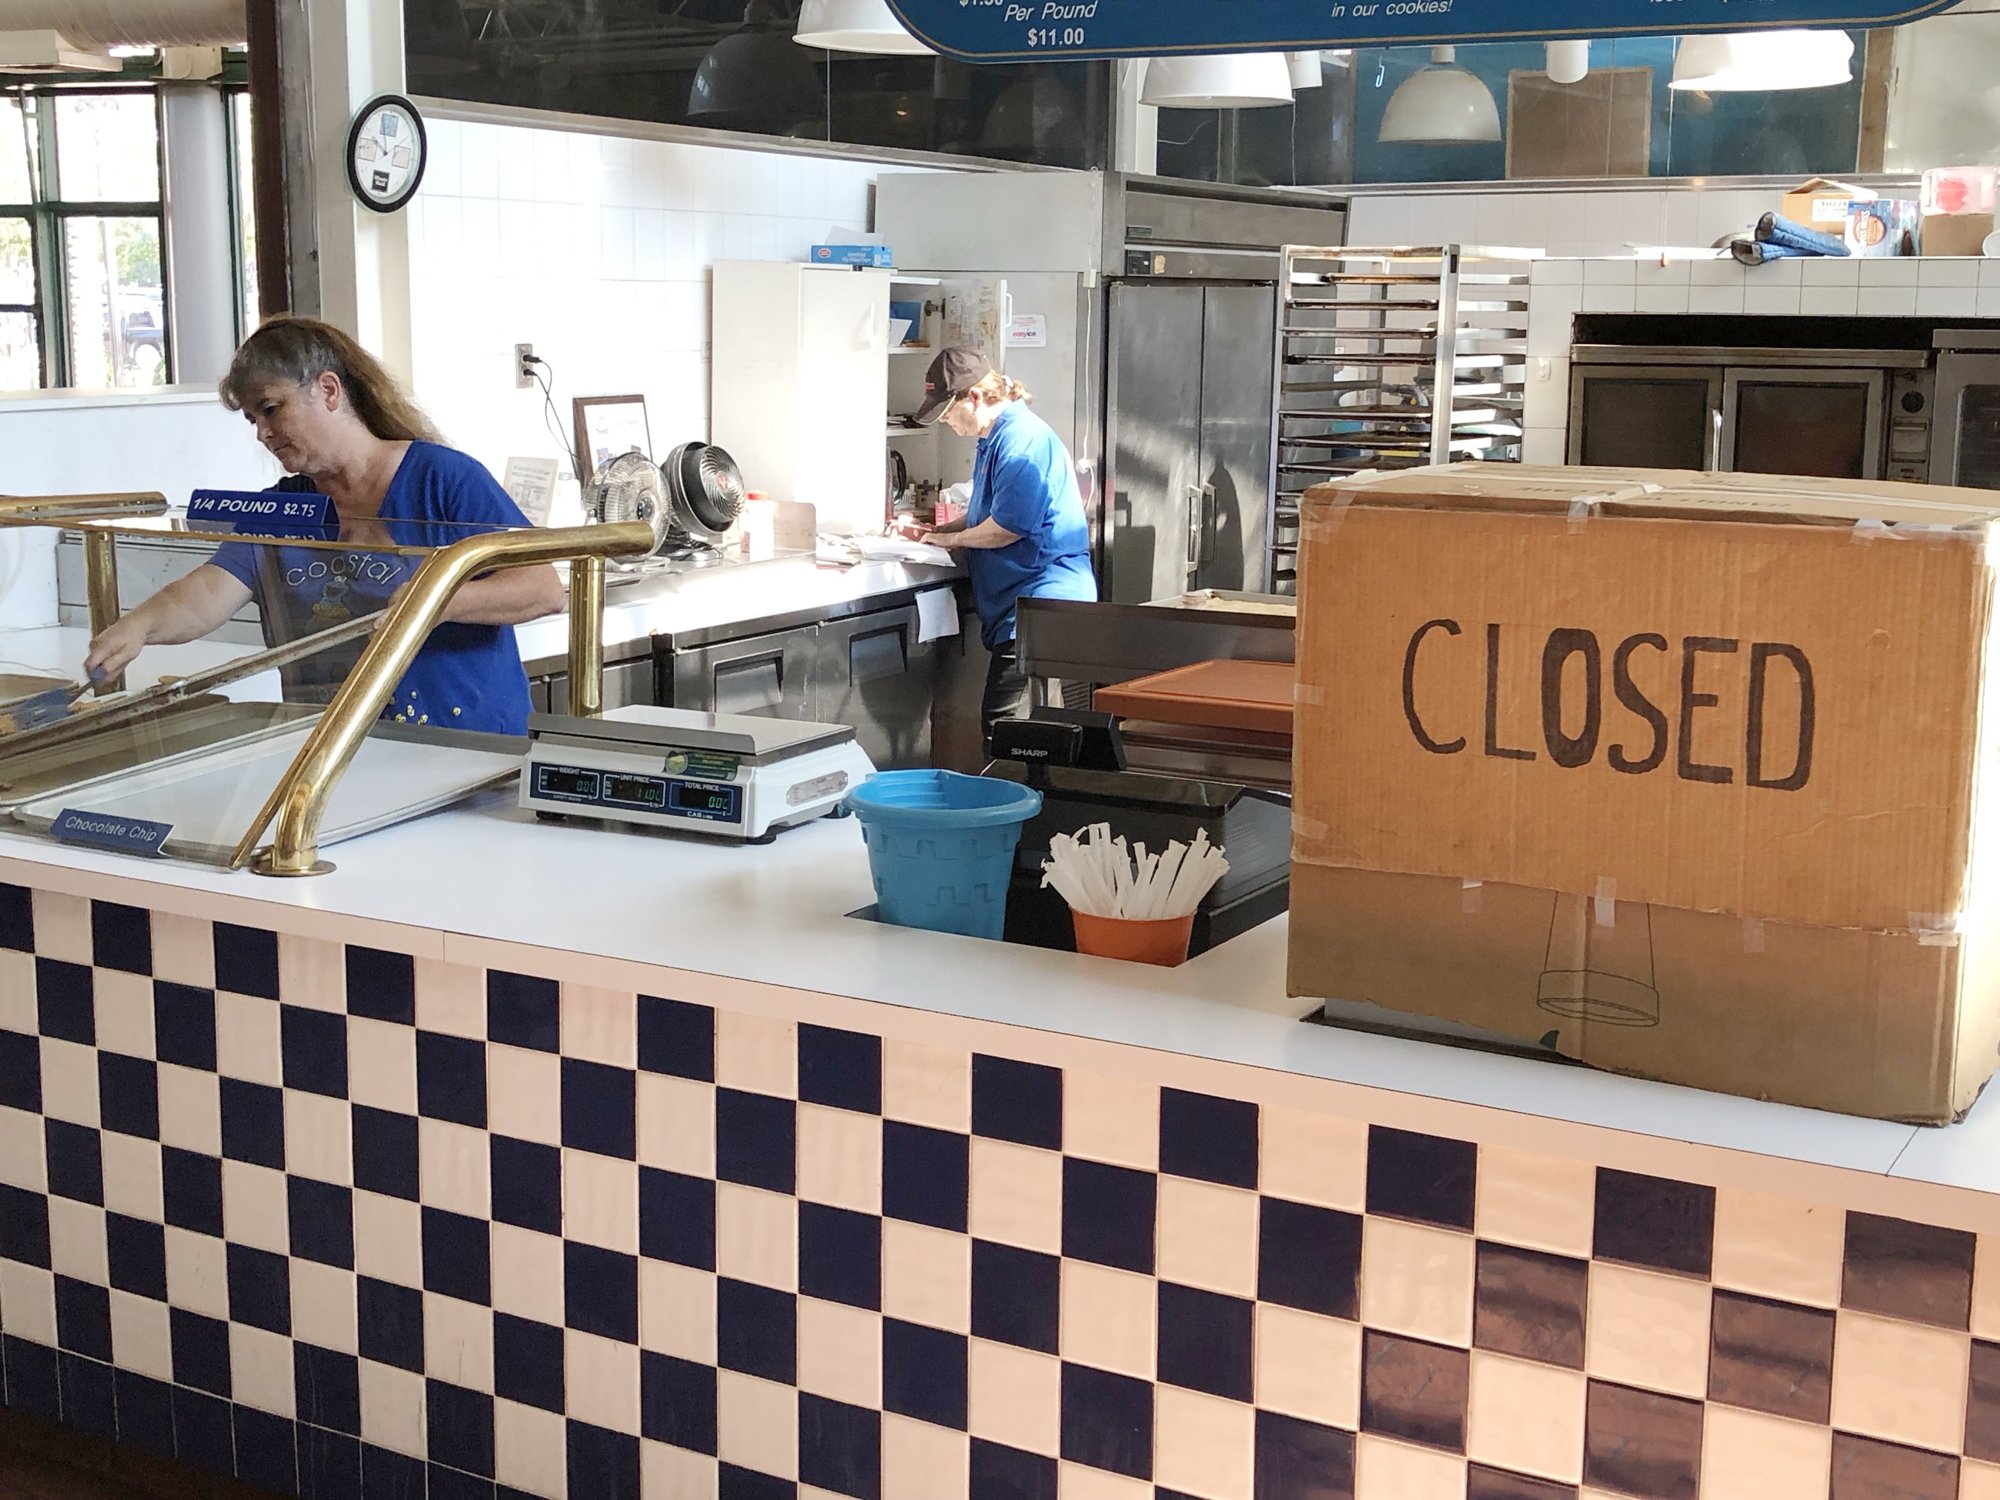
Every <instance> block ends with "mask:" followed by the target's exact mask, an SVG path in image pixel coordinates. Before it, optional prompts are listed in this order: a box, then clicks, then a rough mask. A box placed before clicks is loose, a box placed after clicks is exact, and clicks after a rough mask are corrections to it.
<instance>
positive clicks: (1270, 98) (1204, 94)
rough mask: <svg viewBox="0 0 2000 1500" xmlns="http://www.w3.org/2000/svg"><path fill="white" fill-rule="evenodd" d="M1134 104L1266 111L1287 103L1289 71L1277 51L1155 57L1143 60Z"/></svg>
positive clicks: (1290, 78) (1290, 77)
mask: <svg viewBox="0 0 2000 1500" xmlns="http://www.w3.org/2000/svg"><path fill="white" fill-rule="evenodd" d="M1139 102H1140V103H1141V104H1154V105H1158V106H1159V107H1160V108H1161V109H1269V108H1271V107H1272V106H1274V105H1279V104H1290V103H1291V102H1292V75H1291V69H1290V67H1289V66H1288V65H1287V64H1286V62H1285V54H1284V53H1282V52H1230V53H1224V54H1222V55H1220V56H1215V57H1156V58H1153V59H1152V60H1151V61H1149V62H1148V63H1147V64H1146V86H1145V88H1144V89H1143V90H1141V92H1140V95H1139Z"/></svg>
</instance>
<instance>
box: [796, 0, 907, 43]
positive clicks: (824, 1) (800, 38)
mask: <svg viewBox="0 0 2000 1500" xmlns="http://www.w3.org/2000/svg"><path fill="white" fill-rule="evenodd" d="M792 40H793V41H795V42H797V43H798V44H799V45H800V46H801V47H818V48H821V49H823V50H825V51H827V52H871V53H875V54H877V55H879V56H893V57H929V56H932V55H933V54H932V52H931V49H930V48H929V47H926V46H925V45H924V44H923V43H922V42H920V41H918V40H917V39H916V38H915V37H913V36H911V35H910V33H909V32H908V31H907V30H905V29H904V27H903V23H902V22H901V21H898V20H897V19H896V17H895V15H894V13H893V12H891V11H890V9H889V6H888V3H887V0H805V3H804V4H803V5H801V6H800V7H799V29H798V32H797V34H796V35H794V36H793V37H792Z"/></svg>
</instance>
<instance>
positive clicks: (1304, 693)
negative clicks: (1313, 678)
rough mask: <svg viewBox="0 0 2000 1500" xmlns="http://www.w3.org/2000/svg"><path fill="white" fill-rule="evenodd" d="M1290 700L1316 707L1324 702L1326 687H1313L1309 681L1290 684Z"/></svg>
mask: <svg viewBox="0 0 2000 1500" xmlns="http://www.w3.org/2000/svg"><path fill="white" fill-rule="evenodd" d="M1292 702H1294V703H1302V704H1304V705H1305V706H1306V707H1307V708H1318V707H1320V706H1321V705H1322V704H1324V703H1325V702H1326V689H1325V688H1323V687H1314V686H1313V685H1312V684H1311V683H1309V682H1295V683H1293V684H1292Z"/></svg>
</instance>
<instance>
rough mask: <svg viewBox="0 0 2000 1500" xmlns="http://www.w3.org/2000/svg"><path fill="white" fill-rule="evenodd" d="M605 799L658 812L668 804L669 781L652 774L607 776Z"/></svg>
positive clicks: (605, 779) (605, 780)
mask: <svg viewBox="0 0 2000 1500" xmlns="http://www.w3.org/2000/svg"><path fill="white" fill-rule="evenodd" d="M604 800H605V801H606V802H623V803H626V804H628V805H629V806H632V807H646V808H651V809H653V810H654V811H655V812H657V811H659V810H660V809H661V808H663V807H665V806H666V805H667V783H666V782H664V781H660V780H658V779H656V778H654V777H651V776H606V777H605V778H604Z"/></svg>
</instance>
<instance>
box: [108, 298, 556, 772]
mask: <svg viewBox="0 0 2000 1500" xmlns="http://www.w3.org/2000/svg"><path fill="white" fill-rule="evenodd" d="M222 400H223V404H224V405H226V406H228V407H229V408H230V409H231V410H232V411H240V412H242V413H243V415H244V416H245V417H246V418H247V419H249V421H250V422H251V423H253V424H254V425H255V427H256V429H257V441H259V442H260V443H262V444H263V445H264V446H265V448H267V449H268V450H269V451H270V453H271V455H272V456H273V457H274V458H276V459H277V460H278V461H279V462H280V463H282V464H283V465H284V466H285V468H286V470H287V472H288V474H289V475H291V476H292V477H290V478H287V479H285V480H283V481H281V482H280V483H279V484H278V486H277V488H278V489H281V490H308V491H317V492H319V493H321V494H324V495H327V496H329V497H330V498H331V499H332V501H333V511H334V516H333V517H332V518H330V521H337V524H338V527H339V530H338V533H337V535H338V538H339V540H341V541H343V542H348V543H351V544H352V550H333V549H325V548H307V547H275V546H271V545H256V544H250V543H232V544H227V545H224V546H222V547H220V548H218V549H217V551H216V554H215V556H214V558H213V559H212V560H210V561H209V562H207V563H205V564H203V565H202V566H201V567H199V568H196V569H195V570H194V572H192V573H190V574H189V575H188V576H187V577H185V578H182V579H179V580H177V581H176V582H174V583H171V584H168V585H167V587H165V588H163V589H161V590H160V592H159V593H157V594H155V595H154V596H153V597H152V598H151V599H148V600H147V601H146V602H145V603H144V604H142V605H140V606H139V607H138V608H137V609H135V610H133V611H132V612H131V613H130V614H128V615H126V616H125V617H124V618H123V619H121V620H119V621H118V623H117V624H115V625H113V626H111V627H110V628H109V629H108V630H106V631H105V632H104V633H103V634H102V635H100V636H98V637H97V638H96V639H95V640H93V641H92V642H91V643H90V654H89V656H88V657H86V658H85V660H84V666H85V668H86V669H87V670H90V671H102V672H103V673H104V674H105V675H106V676H111V677H115V676H117V675H118V674H119V673H120V672H122V671H124V670H125V667H126V666H127V665H128V664H129V663H130V662H131V661H132V659H133V658H134V657H136V656H137V655H138V654H139V652H140V651H141V650H142V649H143V648H144V647H146V646H148V645H153V644H156V643H157V644H177V643H179V642H182V641H192V640H197V639H199V638H200V637H202V636H205V635H207V634H209V633H210V632H211V631H213V630H215V629H217V628H218V627H220V626H221V625H222V624H223V622H224V621H226V620H228V619H230V618H231V617H232V616H234V615H235V614H236V612H237V611H238V610H240V609H241V608H242V607H243V606H244V605H245V604H247V603H249V602H250V601H251V600H252V599H255V600H256V601H257V605H258V608H259V610H260V612H261V613H262V614H263V617H264V620H265V630H266V634H267V636H270V637H272V638H273V639H275V640H288V639H295V638H297V637H298V636H301V635H305V634H309V633H310V632H312V631H314V630H323V629H326V628H327V627H328V626H331V625H337V624H339V623H340V622H341V621H342V620H345V619H349V618H352V617H354V616H357V615H363V614H369V613H373V612H375V611H377V610H380V609H383V608H385V607H386V606H387V605H388V603H389V601H390V600H391V599H392V598H393V597H394V596H395V594H396V592H397V591H398V590H399V589H401V588H403V587H404V586H406V585H407V584H408V583H409V581H410V579H411V578H413V577H414V576H415V574H416V570H417V565H418V564H419V563H421V562H422V558H421V557H419V556H415V555H411V554H408V553H397V552H394V551H388V550H382V549H383V547H384V544H385V543H386V544H390V545H393V546H405V545H413V546H444V545H448V544H449V543H450V542H452V541H454V540H457V539H459V538H460V537H464V536H469V535H472V534H473V533H475V532H478V531H484V530H496V529H499V528H502V527H520V526H526V525H527V524H528V519H527V517H526V516H524V515H522V514H521V510H520V508H519V507H518V506H516V505H515V504H514V502H513V500H512V499H510V498H509V497H508V495H507V492H506V491H505V490H503V489H501V488H500V486H499V484H497V483H496V482H495V481H494V478H493V476H492V475H491V474H490V473H488V472H487V470H486V468H485V466H484V465H482V464H480V463H479V462H478V461H477V460H476V459H473V458H470V457H468V456H467V455H465V454H463V453H459V452H456V451H454V450H453V449H450V448H447V447H445V446H443V444H442V442H441V440H440V439H439V438H438V435H437V432H436V430H435V429H434V428H432V426H431V425H430V422H429V420H428V419H427V418H426V417H425V416H424V414H423V412H422V411H421V410H420V409H419V408H418V407H417V405H416V403H415V402H414V401H412V400H411V399H410V397H409V396H408V395H407V394H405V393H404V391H403V390H402V388H401V387H400V386H398V385H397V384H396V382H395V380H394V379H393V378H391V376H390V375H389V373H388V372H387V371H386V370H384V369H383V368H382V366H381V365H380V363H378V362H377V361H376V359H375V358H374V356H372V355H371V354H369V353H368V352H367V351H366V350H365V349H363V348H362V347H361V346H360V345H359V344H357V343H355V342H354V340H353V339H351V338H349V337H348V336H347V335H346V334H344V333H342V332H341V331H340V330H339V329H337V328H334V327H332V326H330V325H329V324H326V323H320V322H316V321H314V320H313V319H310V318H293V317H277V318H272V319H270V320H269V321H267V322H265V323H264V324H263V326H262V327H260V328H259V329H258V330H257V331H256V332H255V333H253V334H252V335H251V336H250V337H249V339H248V340H246V341H245V343H244V345H243V347H242V348H241V349H239V350H237V351H236V358H235V359H234V360H233V361H232V362H231V363H230V366H229V373H228V375H227V376H225V377H224V378H223V381H222ZM371 544H372V548H373V550H371ZM563 605H564V596H563V585H562V579H561V578H560V577H559V576H558V575H557V573H556V570H555V569H554V568H552V567H549V566H546V565H543V566H538V567H528V568H514V569H508V570H506V571H502V572H495V573H489V574H487V575H486V576H485V577H482V578H477V579H473V580H471V581H470V582H468V583H466V584H465V585H464V586H463V587H462V588H460V589H459V591H458V594H457V596H456V597H455V598H454V599H453V600H452V601H451V604H450V606H449V607H448V608H447V610H446V613H445V616H444V623H442V624H440V625H439V626H438V627H437V628H436V629H435V630H433V631H432V632H431V634H430V637H429V638H428V639H427V640H426V641H425V642H424V645H423V648H422V649H421V650H420V651H419V652H418V653H417V655H416V658H415V660H413V661H412V662H411V664H410V668H409V670H408V672H406V673H405V674H404V676H403V680H402V681H401V682H400V683H398V684H397V687H396V692H395V697H394V699H393V700H392V701H391V703H390V704H389V706H388V707H387V709H385V715H387V716H391V717H394V718H397V719H399V720H402V721H404V722H407V723H423V724H429V725H434V726H437V727H440V728H450V729H474V730H484V731H487V732H489V733H495V734H516V735H519V734H526V733H527V732H528V707H529V704H528V678H527V673H526V672H525V671H524V670H523V669H522V666H521V656H520V652H519V650H518V649H517V648H516V646H515V643H514V631H513V629H512V627H513V626H515V625H519V624H523V623H525V622H527V621H529V620H536V619H540V618H541V617H542V616H544V615H550V614H556V613H559V612H560V611H561V610H562V608H563ZM333 654H334V653H328V655H329V656H331V655H333ZM353 654H358V648H354V653H353ZM351 664H352V662H351V658H350V659H349V660H346V661H343V662H340V663H338V664H335V665H334V666H333V668H332V669H331V670H328V669H327V664H325V663H320V664H319V666H320V671H319V672H318V674H317V676H316V677H315V678H314V679H313V680H312V681H311V682H310V683H309V684H308V690H307V691H306V692H305V693H304V694H300V695H295V696H307V697H315V696H316V697H318V698H319V699H320V701H325V699H326V698H327V697H329V696H330V693H331V689H332V688H333V687H334V686H337V685H338V681H339V677H340V675H341V673H342V672H343V671H344V669H345V667H346V666H348V665H351ZM311 665H313V664H312V663H308V666H311ZM321 679H324V680H321ZM289 687H290V684H288V689H289ZM313 689H317V692H315V691H313Z"/></svg>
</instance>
